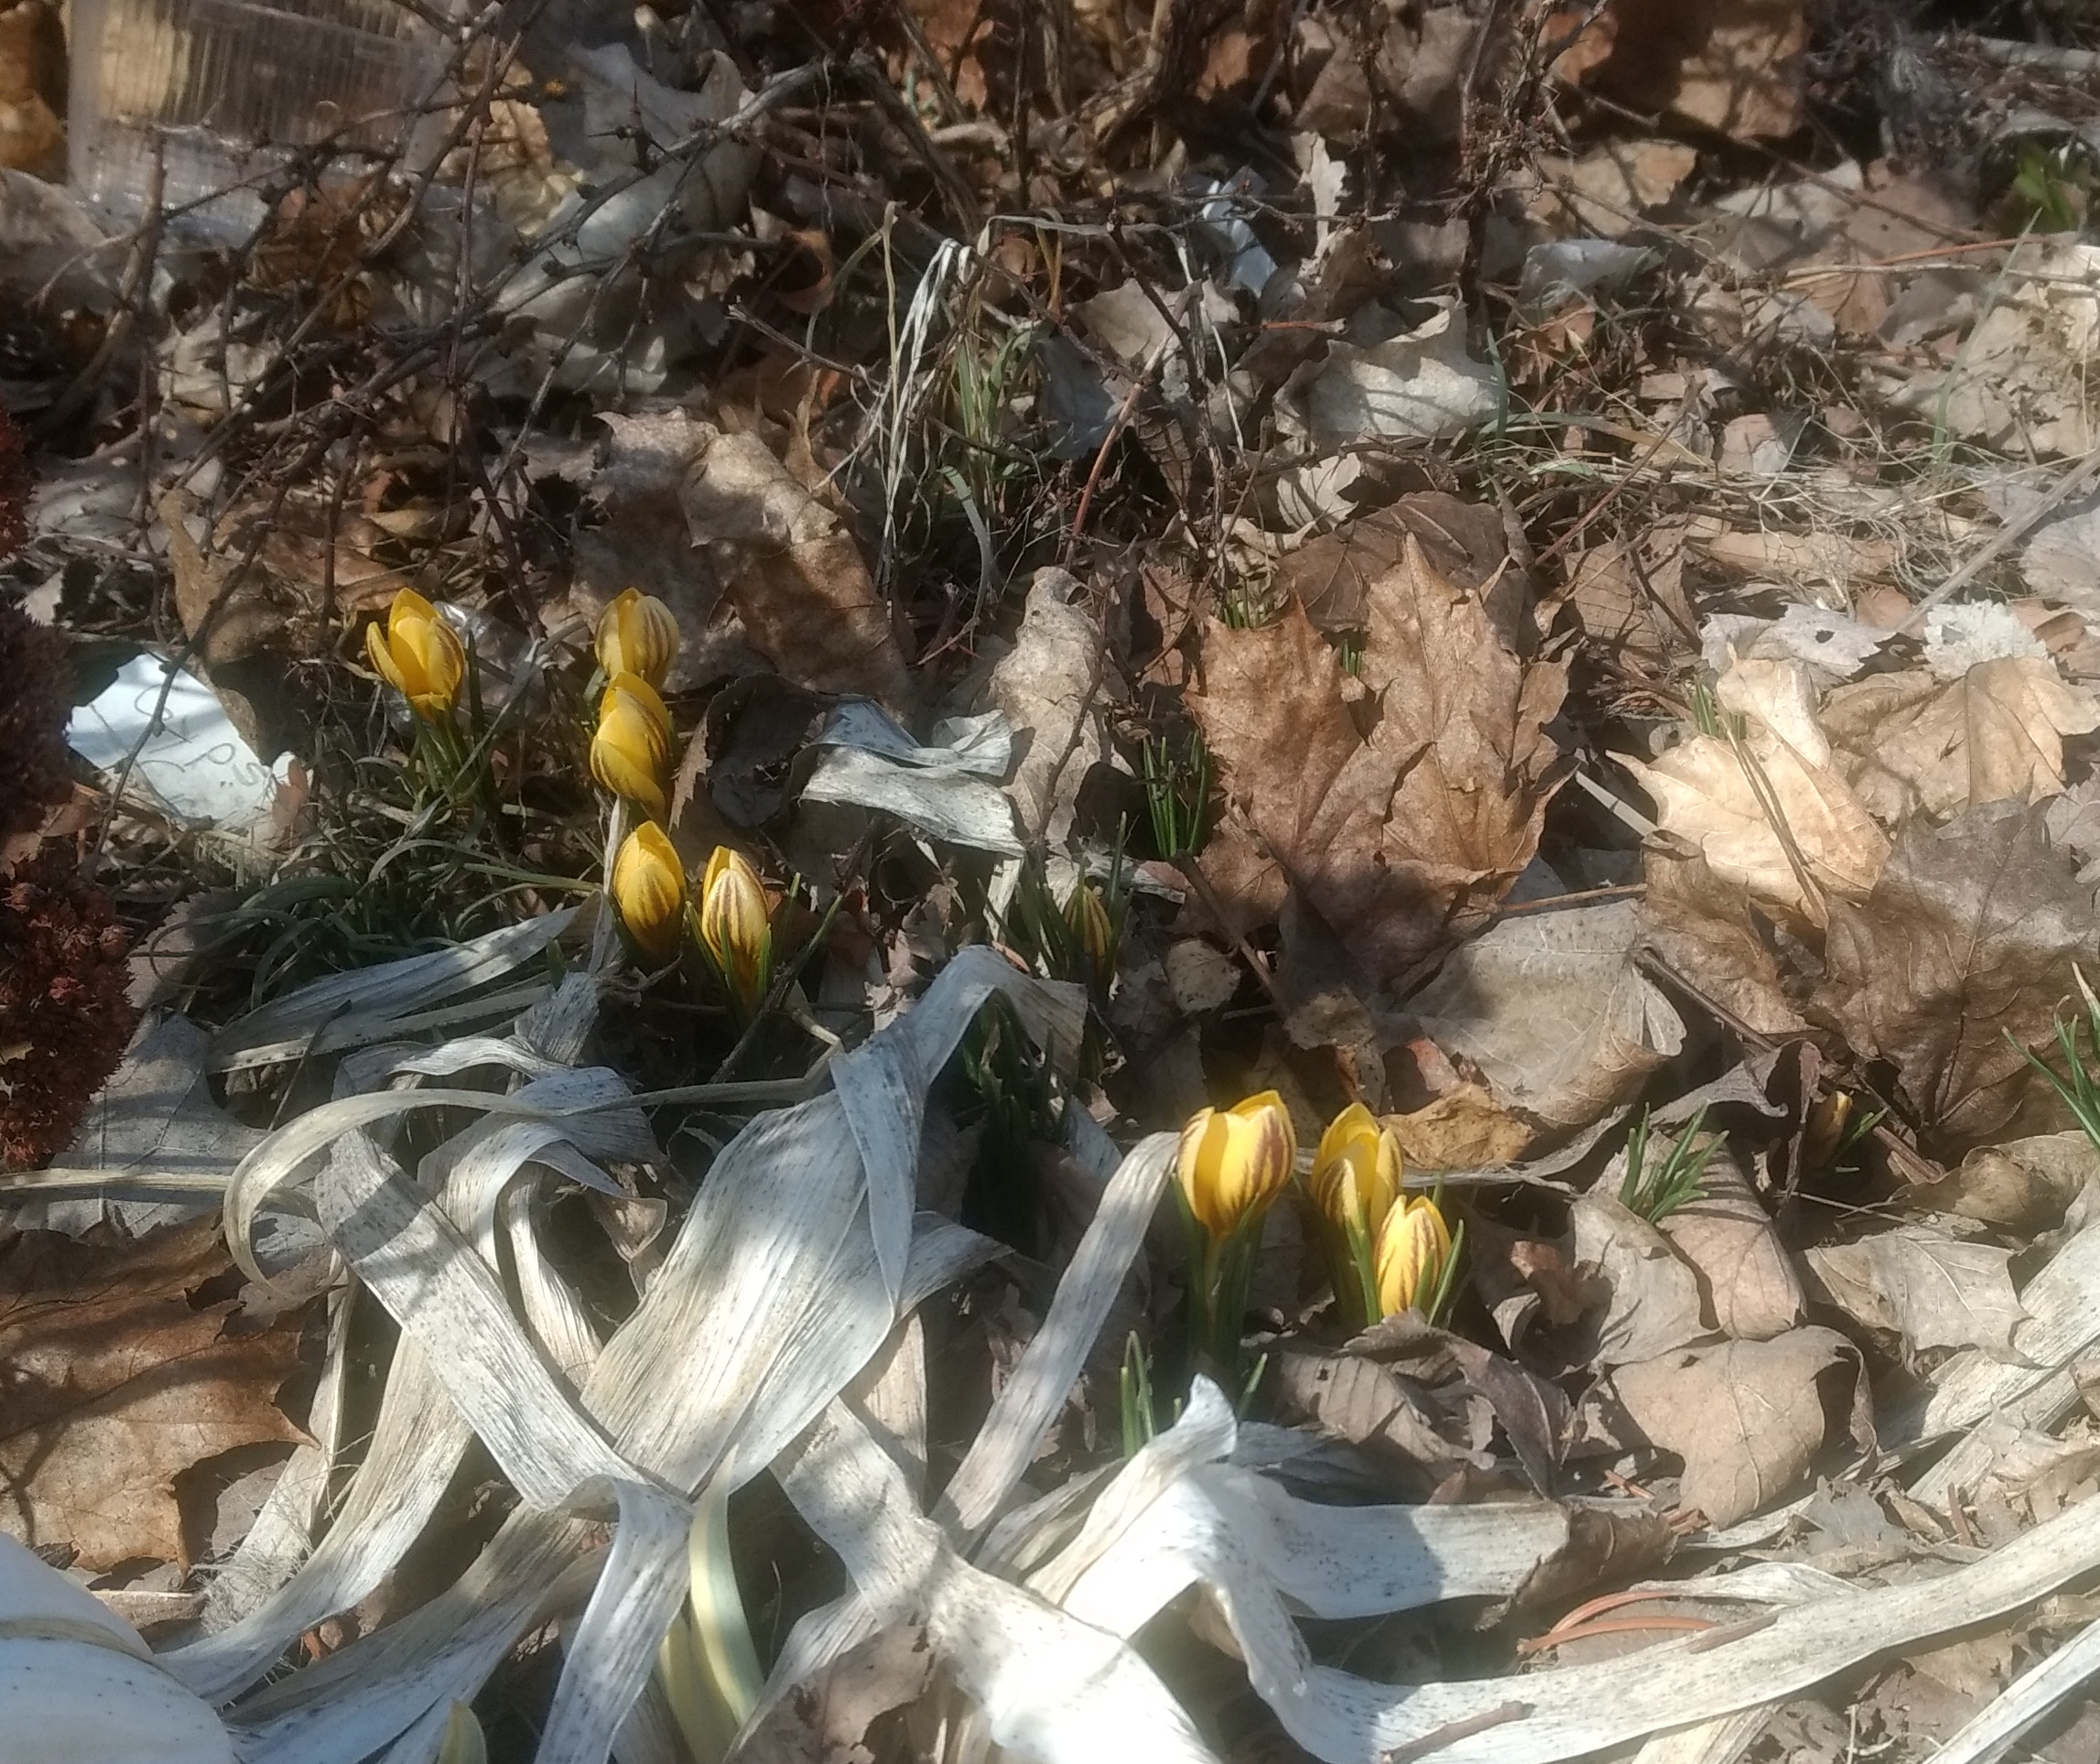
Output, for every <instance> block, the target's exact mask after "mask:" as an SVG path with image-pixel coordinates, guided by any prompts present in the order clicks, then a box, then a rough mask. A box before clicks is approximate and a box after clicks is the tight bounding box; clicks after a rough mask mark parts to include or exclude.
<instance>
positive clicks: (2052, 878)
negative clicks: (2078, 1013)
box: [1818, 803, 2100, 1145]
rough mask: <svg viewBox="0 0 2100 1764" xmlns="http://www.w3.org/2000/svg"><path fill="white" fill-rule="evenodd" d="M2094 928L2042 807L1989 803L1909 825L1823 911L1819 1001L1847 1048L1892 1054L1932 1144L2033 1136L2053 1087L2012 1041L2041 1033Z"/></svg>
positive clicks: (1872, 1055) (2099, 919) (2031, 1040)
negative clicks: (2011, 1132) (1852, 887)
mask: <svg viewBox="0 0 2100 1764" xmlns="http://www.w3.org/2000/svg"><path fill="white" fill-rule="evenodd" d="M2096 937H2100V915H2096V914H2095V912H2094V904H2093V891H2092V890H2091V889H2090V888H2088V887H2084V886H2082V885H2081V884H2080V883H2079V881H2078V874H2077V866H2076V865H2075V864H2074V863H2073V861H2072V860H2071V859H2070V858H2069V857H2068V856H2066V855H2065V854H2064V853H2063V852H2062V851H2060V850H2057V849H2056V848H2055V847H2053V846H2052V845H2051V843H2050V839H2049V834H2048V831H2047V829H2046V828H2045V826H2044V824H2043V811H2042V810H2041V809H2040V808H2039V807H2036V808H2030V807H2029V806H2027V805H2025V804H2023V803H1990V804H1986V805H1985V806H1983V807H1981V808H1972V809H1970V810H1969V811H1968V812H1967V813H1966V814H1964V815H1960V816H1957V817H1955V818H1954V820H1952V821H1949V822H1948V823H1947V825H1946V826H1944V827H1942V828H1933V827H1931V826H1928V825H1927V824H1925V823H1924V822H1922V821H1914V822H1912V823H1911V826H1909V827H1908V828H1905V829H1904V830H1903V832H1902V834H1901V836H1900V838H1899V839H1898V840H1897V843H1896V849H1895V850H1894V851H1893V852H1892V853H1891V854H1890V856H1889V863H1888V867H1887V868H1886V869H1885V870H1884V871H1882V874H1881V879H1880V881H1879V882H1877V883H1876V884H1875V885H1874V892H1873V893H1871V894H1869V895H1868V896H1867V899H1866V900H1865V902H1863V903H1862V904H1859V905H1856V906H1853V905H1846V904H1840V905H1838V906H1837V907H1836V908H1835V909H1834V911H1833V913H1832V914H1831V921H1830V938H1829V944H1828V950H1827V971H1828V977H1827V979H1825V980H1824V986H1823V989H1822V990H1821V992H1820V993H1819V995H1818V1001H1819V1002H1820V1003H1821V1004H1822V1005H1823V1006H1824V1009H1826V1010H1827V1011H1829V1012H1830V1013H1831V1014H1832V1015H1833V1016H1835V1019H1836V1020H1837V1022H1838V1023H1839V1024H1840V1025H1841V1026H1842V1027H1843V1029H1844V1031H1845V1034H1846V1038H1847V1039H1848V1040H1849V1041H1850V1042H1851V1043H1852V1045H1853V1048H1854V1050H1855V1051H1856V1053H1858V1054H1859V1055H1862V1056H1863V1057H1865V1058H1867V1059H1885V1060H1889V1061H1890V1062H1891V1063H1893V1064H1894V1066H1896V1069H1897V1070H1898V1071H1899V1072H1900V1074H1901V1075H1902V1078H1903V1088H1904V1091H1905V1093H1906V1094H1907V1095H1908V1096H1909V1098H1910V1099H1911V1105H1912V1106H1913V1107H1914V1108H1915V1109H1917V1111H1918V1114H1919V1116H1920V1118H1921V1120H1922V1121H1923V1123H1924V1124H1925V1125H1926V1126H1927V1127H1929V1128H1932V1129H1934V1130H1936V1131H1937V1132H1938V1133H1939V1134H1940V1136H1941V1137H1942V1138H1943V1140H1944V1141H1947V1142H1952V1143H1953V1144H1955V1145H1974V1144H1976V1143H1977V1142H1980V1141H1983V1140H1986V1139H1988V1138H1992V1137H1994V1136H1997V1135H2000V1134H2002V1133H2004V1132H2005V1131H2008V1129H2010V1128H2012V1127H2013V1126H2014V1123H2015V1122H2016V1121H2018V1123H2019V1126H2020V1127H2021V1128H2023V1129H2026V1130H2027V1131H2043V1130H2044V1129H2045V1128H2048V1127H2052V1126H2055V1125H2057V1124H2058V1122H2057V1120H2055V1119H2054V1115H2055V1111H2054V1109H2053V1108H2052V1107H2051V1105H2052V1104H2053V1101H2054V1098H2053V1097H2052V1096H2051V1094H2050V1093H2049V1090H2048V1087H2047V1086H2046V1085H2043V1084H2041V1081H2040V1075H2039V1074H2038V1073H2036V1072H2035V1071H2034V1069H2033V1067H2032V1066H2030V1064H2029V1063H2028V1061H2027V1058H2026V1056H2025V1055H2023V1054H2022V1053H2021V1052H2020V1049H2021V1048H2025V1047H2032V1046H2037V1045H2040V1044H2044V1043H2046V1042H2048V1041H2049V1039H2050V1036H2051V1025H2052V1021H2053V1018H2054V1015H2055V1012H2056V1009H2057V1005H2058V1001H2060V1000H2062V998H2063V997H2064V995H2065V994H2066V993H2067V992H2069V991H2070V990H2071V986H2072V978H2071V967H2072V964H2073V962H2074V961H2080V960H2084V961H2090V960H2091V959H2092V951H2093V947H2094V944H2095V938H2096ZM2008 1035H2009V1036H2010V1037H2011V1041H2010V1042H2008V1039H2007V1037H2008ZM2014 1044H2018V1045H2014Z"/></svg>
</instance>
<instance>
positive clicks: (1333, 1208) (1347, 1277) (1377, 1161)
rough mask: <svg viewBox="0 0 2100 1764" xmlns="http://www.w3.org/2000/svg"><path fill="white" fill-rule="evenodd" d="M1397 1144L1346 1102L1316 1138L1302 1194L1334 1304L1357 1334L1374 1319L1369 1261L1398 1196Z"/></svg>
mask: <svg viewBox="0 0 2100 1764" xmlns="http://www.w3.org/2000/svg"><path fill="white" fill-rule="evenodd" d="M1400 1176H1401V1157H1400V1139H1399V1137H1398V1135H1396V1134H1395V1133H1394V1132H1393V1131H1392V1129H1391V1128H1390V1127H1381V1126H1380V1124H1379V1120H1378V1117H1377V1116H1375V1115H1374V1114H1372V1113H1371V1111H1370V1110H1369V1109H1366V1108H1365V1107H1364V1106H1363V1104H1362V1103H1360V1102H1352V1103H1351V1104H1350V1105H1349V1106H1348V1108H1347V1109H1343V1110H1342V1112H1341V1113H1340V1114H1338V1115H1337V1116H1336V1117H1335V1118H1334V1120H1332V1121H1330V1122H1329V1123H1328V1125H1327V1131H1326V1132H1324V1133H1322V1134H1321V1135H1320V1146H1319V1150H1318V1151H1317V1152H1315V1153H1314V1154H1313V1170H1312V1174H1310V1175H1309V1176H1307V1177H1306V1179H1305V1189H1306V1192H1307V1193H1308V1194H1310V1195H1311V1196H1312V1197H1313V1205H1314V1206H1315V1207H1316V1208H1317V1209H1318V1211H1319V1215H1320V1220H1321V1224H1322V1231H1321V1235H1322V1237H1323V1238H1324V1239H1326V1250H1327V1266H1328V1272H1330V1273H1331V1274H1332V1276H1333V1278H1334V1283H1335V1299H1336V1302H1337V1304H1339V1305H1340V1306H1341V1308H1342V1312H1343V1314H1344V1315H1345V1316H1346V1317H1348V1320H1349V1321H1350V1322H1351V1323H1352V1324H1354V1325H1355V1326H1358V1327H1359V1328H1361V1327H1362V1326H1364V1325H1365V1324H1368V1323H1371V1322H1375V1321H1376V1320H1377V1318H1378V1316H1379V1315H1380V1311H1379V1298H1378V1275H1377V1271H1376V1267H1375V1264H1374V1262H1373V1260H1372V1256H1373V1247H1374V1245H1375V1244H1376V1242H1377V1239H1378V1232H1379V1228H1380V1226H1381V1225H1382V1224H1384V1223H1385V1218H1386V1215H1387V1214H1388V1213H1390V1212H1391V1210H1392V1207H1393V1203H1394V1201H1396V1200H1397V1199H1398V1198H1399V1196H1400Z"/></svg>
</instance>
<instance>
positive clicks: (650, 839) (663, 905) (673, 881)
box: [612, 821, 686, 962]
mask: <svg viewBox="0 0 2100 1764" xmlns="http://www.w3.org/2000/svg"><path fill="white" fill-rule="evenodd" d="M612 904H613V905H614V907H616V908H617V909H618V910H619V914H620V923H621V924H622V925H625V926H626V927H627V935H628V936H631V937H632V938H633V939H634V942H635V945H636V946H637V947H639V948H640V949H641V950H642V951H643V952H644V954H646V955H647V956H648V957H649V958H650V959H651V960H653V961H657V962H665V961H668V960H669V959H670V958H671V957H672V956H673V955H675V954H676V953H677V947H678V937H679V935H680V933H681V932H683V931H684V929H685V924H686V871H685V867H684V866H683V865H682V864H680V863H679V861H678V854H677V851H676V850H673V848H672V845H671V841H670V839H669V837H668V836H667V835H666V833H665V831H664V829H663V828H660V827H658V826H657V825H656V823H655V821H644V822H643V823H642V825H641V826H639V827H637V828H635V829H634V830H633V832H632V833H630V834H628V836H627V837H626V838H625V839H622V841H621V842H620V850H619V852H618V853H617V855H615V856H614V858H613V860H612Z"/></svg>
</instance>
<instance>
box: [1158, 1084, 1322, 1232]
mask: <svg viewBox="0 0 2100 1764" xmlns="http://www.w3.org/2000/svg"><path fill="white" fill-rule="evenodd" d="M1297 1155H1298V1136H1297V1134H1296V1132H1295V1131H1294V1129H1293V1128H1292V1126H1291V1111H1290V1110H1289V1109H1286V1108H1284V1106H1283V1098H1282V1097H1280V1096H1279V1095H1277V1093H1276V1092H1275V1091H1273V1090H1264V1091H1262V1092H1261V1095H1259V1096H1254V1097H1249V1098H1247V1099H1246V1100H1245V1101H1244V1102H1236V1103H1234V1104H1233V1105H1232V1107H1231V1108H1229V1109H1204V1110H1202V1111H1201V1112H1200V1113H1198V1114H1197V1115H1196V1117H1195V1118H1194V1119H1193V1120H1190V1122H1189V1123H1188V1125H1187V1126H1186V1127H1185V1128H1183V1129H1182V1130H1181V1153H1180V1160H1179V1163H1178V1166H1177V1174H1178V1175H1179V1178H1180V1181H1181V1192H1182V1194H1183V1195H1184V1196H1185V1197H1186V1199H1187V1201H1188V1209H1189V1211H1190V1212H1192V1213H1194V1214H1195V1215H1196V1223H1197V1224H1198V1225H1200V1226H1202V1227H1203V1228H1204V1230H1205V1231H1206V1232H1207V1233H1208V1234H1209V1235H1210V1237H1211V1238H1212V1239H1214V1240H1219V1241H1222V1240H1223V1239H1226V1238H1229V1237H1230V1236H1231V1235H1232V1234H1233V1232H1234V1231H1236V1230H1237V1229H1238V1228H1239V1227H1240V1225H1242V1224H1243V1223H1245V1222H1246V1221H1247V1220H1249V1219H1252V1218H1259V1217H1261V1214H1262V1213H1263V1212H1265V1211H1266V1210H1267V1209H1268V1206H1269V1203H1270V1202H1271V1201H1272V1200H1274V1199H1275V1198H1276V1196H1278V1195H1279V1194H1281V1193H1282V1192H1283V1185H1285V1184H1286V1183H1288V1182H1289V1181H1290V1180H1291V1166H1292V1163H1294V1160H1295V1159H1296V1158H1297Z"/></svg>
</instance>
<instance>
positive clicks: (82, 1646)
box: [0, 1535, 233, 1764]
mask: <svg viewBox="0 0 2100 1764" xmlns="http://www.w3.org/2000/svg"><path fill="white" fill-rule="evenodd" d="M0 1626H5V1631H6V1633H5V1635H0V1756H5V1757H6V1758H9V1759H23V1760H25V1764H27V1760H30V1759H36V1760H39V1764H40V1761H41V1760H44V1759H50V1760H53V1764H57V1760H60V1759H63V1760H65V1761H66V1764H233V1745H232V1742H231V1741H230V1739H229V1738H228V1737H227V1734H226V1731H225V1729H224V1727H223V1726H222V1725H221V1724H220V1721H219V1718H218V1716H216V1715H213V1714H212V1713H211V1708H210V1707H209V1706H208V1705H207V1704H204V1703H203V1702H201V1701H200V1700H199V1699H198V1698H197V1697H196V1696H194V1695H192V1694H190V1693H189V1691H187V1690H185V1689H184V1688H183V1687H182V1686H181V1685H179V1684H178V1683H175V1681H174V1680H172V1679H170V1678H169V1677H168V1675H167V1674H166V1673H165V1672H162V1671H161V1670H160V1669H159V1667H158V1666H157V1665H156V1664H154V1662H153V1657H152V1654H151V1653H150V1652H149V1651H148V1650H147V1648H146V1643H145V1642H143V1641H141V1640H139V1638H138V1635H137V1633H136V1631H135V1630H134V1629H131V1627H130V1626H129V1625H128V1624H126V1623H124V1621H123V1619H122V1618H117V1617H115V1616H114V1615H113V1614H112V1613H111V1612H109V1611H107V1610H105V1609H104V1608H103V1606H102V1604H101V1603H100V1602H99V1601H98V1600H97V1599H96V1598H95V1596H93V1595H92V1593H90V1592H89V1591H88V1590H87V1589H86V1588H85V1587H84V1586H81V1585H77V1584H76V1583H74V1582H73V1581H71V1580H69V1579H68V1578H67V1577H66V1576H65V1575H62V1574H60V1572H59V1571H58V1570H57V1569H56V1568H53V1567H52V1566H50V1565H49V1564H48V1563H46V1562H43V1561H42V1560H40V1559H39V1558H38V1556H36V1555H35V1554H34V1553H32V1552H30V1551H29V1550H28V1549H27V1548H26V1547H25V1546H24V1545H22V1544H20V1543H18V1542H16V1541H15V1540H14V1539H13V1538H11V1537H7V1536H5V1535H0Z"/></svg>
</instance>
